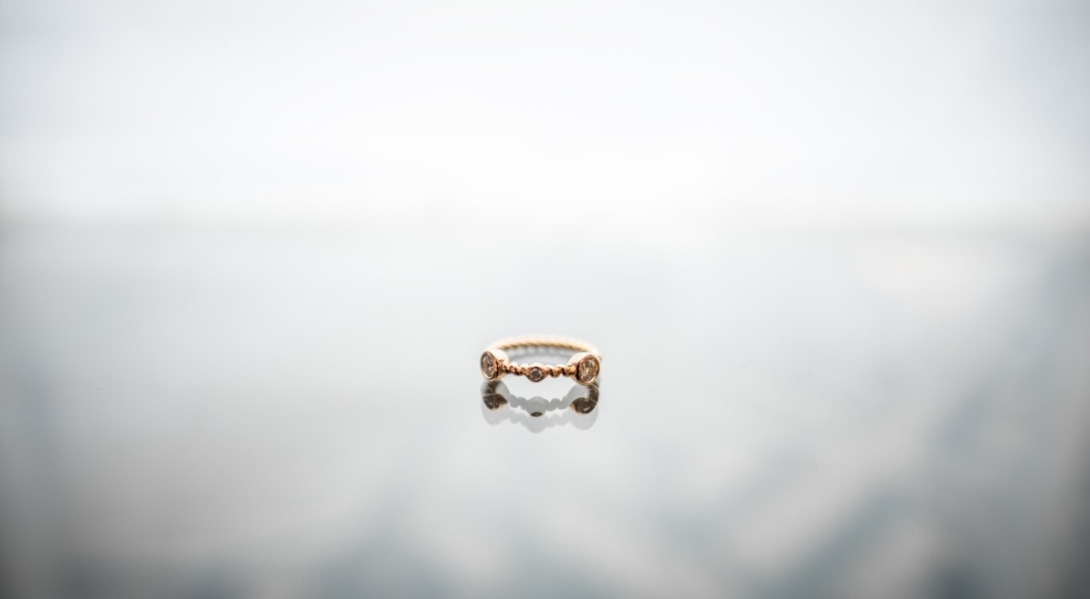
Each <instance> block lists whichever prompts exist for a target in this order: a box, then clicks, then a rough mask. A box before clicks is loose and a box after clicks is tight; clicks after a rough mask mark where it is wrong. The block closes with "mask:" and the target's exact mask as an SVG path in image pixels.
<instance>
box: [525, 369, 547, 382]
mask: <svg viewBox="0 0 1090 599" xmlns="http://www.w3.org/2000/svg"><path fill="white" fill-rule="evenodd" d="M527 376H529V377H530V380H531V381H533V382H535V383H536V382H539V381H540V380H541V379H543V378H545V373H544V372H542V371H541V369H540V368H538V367H536V366H535V367H534V368H531V369H530V373H529V374H528V375H527Z"/></svg>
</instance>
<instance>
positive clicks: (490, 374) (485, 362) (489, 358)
mask: <svg viewBox="0 0 1090 599" xmlns="http://www.w3.org/2000/svg"><path fill="white" fill-rule="evenodd" d="M481 372H482V373H484V378H486V379H489V380H492V379H494V378H496V358H495V356H493V355H492V354H490V353H488V352H485V353H484V354H482V355H481Z"/></svg>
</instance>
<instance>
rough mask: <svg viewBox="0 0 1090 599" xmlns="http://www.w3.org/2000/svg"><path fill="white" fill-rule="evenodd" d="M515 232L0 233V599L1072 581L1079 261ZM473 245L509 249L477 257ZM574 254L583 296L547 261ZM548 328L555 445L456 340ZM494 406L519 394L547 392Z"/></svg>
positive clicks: (1081, 522) (1079, 385)
mask: <svg viewBox="0 0 1090 599" xmlns="http://www.w3.org/2000/svg"><path fill="white" fill-rule="evenodd" d="M514 236H515V233H511V232H508V233H504V232H497V233H496V234H495V236H494V237H490V236H487V235H483V234H482V235H479V236H474V237H468V236H466V237H457V238H455V237H441V236H439V237H436V236H429V237H426V238H421V237H413V236H411V235H406V236H391V237H382V236H380V235H377V234H373V233H372V234H354V233H351V232H339V233H334V232H329V231H326V232H321V233H314V232H311V233H305V232H298V231H268V230H266V231H262V232H255V231H244V230H212V231H203V232H202V231H199V230H184V231H182V230H163V231H158V232H153V231H148V230H143V231H138V232H133V231H129V230H89V229H82V230H76V231H72V230H63V229H41V230H29V229H23V230H14V231H9V232H8V233H7V234H5V235H4V236H3V237H0V331H3V334H2V335H0V351H2V352H3V353H2V360H0V365H2V366H0V368H2V370H0V498H2V501H0V525H2V526H3V533H2V534H0V550H2V551H0V555H3V561H2V563H3V565H4V568H5V570H4V572H5V577H4V580H6V581H7V583H6V584H8V585H9V587H10V588H11V589H14V590H15V591H17V594H18V595H22V596H109V597H148V596H165V597H194V596H202V597H205V596H207V597H221V596H231V597H234V596H239V597H247V596H254V597H256V596H262V597H269V596H272V597H342V596H361V595H364V596H460V597H510V596H619V595H624V596H671V597H677V596H686V597H698V596H707V597H722V596H739V597H784V596H808V597H809V596H856V597H873V596H883V597H911V596H921V595H923V596H951V595H952V596H973V595H974V594H980V595H985V596H994V597H1024V596H1045V595H1049V594H1053V593H1056V592H1059V591H1062V590H1070V589H1072V588H1075V587H1073V585H1075V584H1077V583H1078V580H1079V579H1078V578H1077V576H1078V572H1079V570H1078V568H1079V561H1078V560H1080V559H1081V558H1083V557H1085V555H1086V553H1085V552H1086V539H1087V536H1086V510H1085V506H1086V504H1087V497H1088V493H1087V489H1088V486H1087V484H1088V479H1087V472H1088V463H1087V455H1090V453H1088V451H1087V449H1088V448H1087V446H1086V443H1087V426H1088V423H1090V417H1088V416H1090V414H1088V409H1090V402H1088V401H1087V398H1090V380H1088V377H1087V374H1086V372H1087V371H1086V364H1088V363H1090V310H1088V306H1090V275H1088V273H1090V268H1088V265H1090V249H1088V247H1090V246H1088V245H1087V242H1086V240H1085V238H1060V237H1056V238H1051V239H1044V238H1040V237H1030V236H1021V237H1019V236H1006V237H1002V236H978V237H971V236H967V235H959V236H953V235H952V236H938V235H927V236H925V235H919V236H889V235H886V236H869V237H868V236H858V235H857V236H840V237H837V236H832V235H810V236H804V237H800V236H787V235H783V236H765V237H744V236H739V237H735V238H733V239H726V238H724V239H720V240H714V239H705V240H703V241H701V240H699V239H697V240H693V241H692V242H691V243H688V244H685V243H672V244H666V243H660V242H656V243H657V245H655V246H651V245H648V244H647V243H646V242H631V243H627V242H624V241H622V240H618V239H612V240H610V241H609V243H605V242H604V241H602V242H595V241H593V240H592V239H582V240H578V238H569V241H571V242H572V243H571V244H570V245H565V244H556V243H549V242H547V241H546V240H535V241H534V242H529V241H525V242H524V243H522V244H519V243H518V242H517V241H516V240H515V239H514ZM497 240H498V241H499V242H500V243H502V244H504V245H503V247H505V248H510V254H506V253H502V254H500V255H499V256H498V257H497V256H496V255H495V254H494V253H492V249H493V248H494V247H495V243H496V241H497ZM586 256H593V263H594V268H593V269H591V270H590V271H587V272H584V271H581V270H578V269H568V268H559V269H556V268H548V267H543V268H538V267H535V266H533V265H538V264H561V265H568V264H573V263H575V262H576V261H578V260H583V259H585V258H586ZM527 265H531V266H529V267H527ZM588 306H590V307H591V308H592V309H586V307H588ZM528 314H534V315H536V316H535V318H534V319H532V320H531V319H528V318H527V315H528ZM538 332H549V333H561V334H568V335H573V336H579V337H584V338H586V339H588V340H591V341H593V342H594V343H596V344H597V345H599V346H600V347H601V348H602V351H603V355H604V360H603V365H602V368H603V370H602V386H601V398H600V402H599V404H598V408H597V409H596V410H595V412H594V413H593V414H591V415H588V416H586V417H580V416H578V415H576V414H574V413H572V412H570V410H563V409H560V410H554V411H552V412H549V413H547V414H546V415H545V416H544V417H543V418H546V419H557V420H554V421H551V422H550V425H549V426H544V427H542V426H539V425H538V424H536V423H534V422H532V421H533V420H534V419H533V418H532V417H530V416H527V415H525V413H522V415H518V414H516V413H513V412H512V413H510V414H508V413H506V412H504V413H493V412H490V411H488V410H487V409H485V408H483V406H482V403H481V394H480V393H481V389H480V387H481V377H480V374H479V372H478V367H477V359H478V356H479V352H480V350H481V349H482V348H483V347H484V346H485V345H486V344H487V343H489V342H490V341H492V340H493V339H494V338H499V337H503V336H508V335H512V334H522V333H538ZM504 381H505V383H506V384H507V386H508V387H509V388H510V390H511V392H512V393H514V394H517V395H519V396H521V397H524V398H531V397H533V396H534V395H540V396H541V397H543V398H544V399H546V400H547V399H549V398H553V397H561V396H563V394H564V393H565V392H566V391H567V390H568V388H569V387H568V386H567V385H566V384H564V383H560V382H557V381H548V382H547V383H542V384H541V385H538V386H533V385H531V384H529V383H527V382H526V381H518V380H512V379H510V378H506V379H504ZM497 415H498V417H494V416H497ZM577 418H578V419H579V420H577ZM587 418H589V420H587ZM588 423H589V424H588ZM1082 563H1085V562H1084V561H1083V562H1082Z"/></svg>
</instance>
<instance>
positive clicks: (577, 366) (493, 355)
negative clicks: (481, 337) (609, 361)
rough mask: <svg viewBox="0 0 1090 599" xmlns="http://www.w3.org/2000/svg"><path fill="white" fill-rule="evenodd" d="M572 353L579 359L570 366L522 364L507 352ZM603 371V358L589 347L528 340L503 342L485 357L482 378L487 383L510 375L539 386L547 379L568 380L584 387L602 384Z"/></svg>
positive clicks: (576, 342) (539, 338)
mask: <svg viewBox="0 0 1090 599" xmlns="http://www.w3.org/2000/svg"><path fill="white" fill-rule="evenodd" d="M533 349H544V350H549V349H552V350H571V351H574V352H575V355H574V356H572V357H571V359H569V360H568V362H567V363H566V364H555V365H546V364H539V363H534V364H519V363H518V362H512V361H511V358H509V357H508V356H507V352H508V351H511V352H512V353H514V352H515V351H517V350H533ZM601 370H602V355H601V354H600V353H599V352H598V349H597V348H595V347H594V346H593V345H591V344H589V343H585V342H583V341H579V340H578V339H569V338H567V337H550V336H527V337H511V338H509V339H500V340H499V341H496V342H495V343H493V344H491V345H489V346H488V347H487V348H486V349H485V350H484V352H483V353H481V374H482V375H484V378H485V380H486V381H498V380H499V379H501V378H503V376H504V375H507V374H517V375H520V376H524V377H526V378H528V379H530V380H531V381H533V382H535V383H538V382H541V381H543V380H545V379H546V378H547V377H560V376H566V377H569V378H572V379H575V382H577V383H579V384H580V385H590V384H591V383H593V382H594V381H596V380H598V374H599V372H601Z"/></svg>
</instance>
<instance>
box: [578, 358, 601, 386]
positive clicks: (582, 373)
mask: <svg viewBox="0 0 1090 599" xmlns="http://www.w3.org/2000/svg"><path fill="white" fill-rule="evenodd" d="M597 376H598V359H597V358H594V357H593V356H587V357H586V358H584V359H583V361H582V362H580V363H579V380H580V381H583V382H584V383H590V382H593V381H594V379H595V378H596V377H597Z"/></svg>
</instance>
